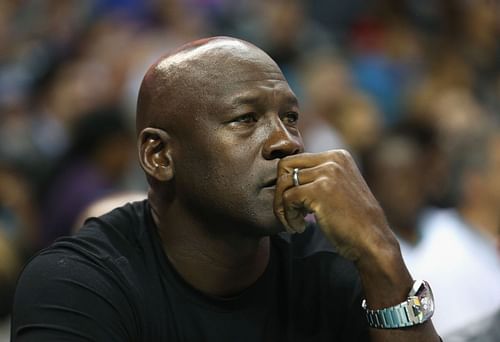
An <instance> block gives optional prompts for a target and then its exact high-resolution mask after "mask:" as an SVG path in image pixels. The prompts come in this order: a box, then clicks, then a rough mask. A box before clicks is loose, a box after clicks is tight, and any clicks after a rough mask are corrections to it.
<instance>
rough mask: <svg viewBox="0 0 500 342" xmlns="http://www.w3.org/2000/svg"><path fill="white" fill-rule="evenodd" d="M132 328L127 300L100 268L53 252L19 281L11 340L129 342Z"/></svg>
mask: <svg viewBox="0 0 500 342" xmlns="http://www.w3.org/2000/svg"><path fill="white" fill-rule="evenodd" d="M134 327H135V324H134V316H133V310H132V308H131V306H130V303H129V300H128V298H127V297H126V295H125V294H124V291H123V290H122V287H121V285H120V282H119V281H118V279H117V278H116V276H114V275H113V273H112V272H110V271H109V269H108V268H106V267H105V265H104V264H100V263H98V262H93V261H90V260H89V259H86V258H83V257H81V256H79V255H77V254H76V253H73V254H69V253H67V252H64V251H51V252H45V253H44V254H41V255H39V256H37V257H35V258H34V259H33V260H32V261H31V262H30V263H29V264H28V265H27V266H26V268H25V269H24V271H23V273H22V275H21V276H20V278H19V281H18V284H17V288H16V293H15V297H14V307H13V316H12V341H129V340H132V339H133V338H132V336H134V334H133V330H134Z"/></svg>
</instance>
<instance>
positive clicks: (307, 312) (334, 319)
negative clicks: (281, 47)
mask: <svg viewBox="0 0 500 342" xmlns="http://www.w3.org/2000/svg"><path fill="white" fill-rule="evenodd" d="M298 118H299V108H298V104H297V99H296V97H295V95H294V94H293V92H292V90H291V89H290V88H289V86H288V83H287V82H286V80H285V78H284V76H283V75H282V73H281V71H280V69H279V68H278V66H277V65H276V64H275V63H274V61H272V60H271V59H270V57H269V56H267V55H266V54H265V53H264V52H263V51H261V50H260V49H258V48H256V47H255V46H253V45H251V44H249V43H247V42H244V41H240V40H237V39H232V38H225V37H217V38H210V39H204V40H199V41H196V42H193V43H190V44H188V45H185V46H183V47H181V48H180V49H179V50H178V51H176V52H174V53H173V54H170V55H168V56H166V57H163V58H162V59H160V60H159V61H158V62H157V63H156V64H155V65H153V66H152V67H151V68H150V69H149V71H148V72H147V74H146V76H145V77H144V80H143V83H142V85H141V90H140V93H139V100H138V110H137V132H138V149H139V155H140V162H141V165H142V167H143V169H144V171H145V173H146V176H147V178H148V181H149V184H150V190H149V194H148V200H147V201H144V202H136V203H134V204H131V205H128V206H124V207H121V208H118V209H116V210H114V211H112V212H111V213H109V214H107V215H104V216H102V217H100V218H97V219H92V220H89V221H87V223H86V225H85V227H83V229H82V230H81V231H80V232H79V233H78V234H77V235H76V236H75V237H73V238H67V239H62V240H60V241H59V242H57V243H56V244H54V245H53V246H52V247H51V248H50V249H48V250H46V251H44V252H42V253H41V254H40V255H39V256H37V257H36V258H35V259H33V260H32V261H31V263H30V264H29V265H28V266H27V267H26V269H25V270H24V273H23V275H22V276H21V278H20V280H19V284H18V288H17V293H16V298H15V304H14V317H13V334H14V336H15V337H14V340H15V341H45V340H50V341H54V340H65V341H83V340H85V341H87V340H92V341H292V340H293V341H306V340H307V341H365V340H368V338H369V337H368V334H369V335H370V336H371V337H372V340H373V341H438V340H439V338H438V336H437V335H436V333H435V331H434V328H433V326H432V323H431V322H430V320H427V321H426V322H425V323H423V324H417V325H414V326H412V327H410V328H401V329H368V323H367V321H366V317H365V313H364V309H362V308H361V298H362V297H363V296H364V297H365V298H366V300H367V303H368V304H367V305H368V307H369V308H370V309H381V308H389V307H392V306H394V305H397V304H399V303H401V302H403V301H405V300H406V299H407V297H408V293H409V291H410V289H411V288H412V286H413V281H412V278H411V276H410V274H409V273H408V271H407V269H406V267H405V265H404V263H403V260H402V258H401V254H400V252H399V247H398V244H397V241H396V239H395V238H394V236H393V234H392V233H391V230H390V228H389V227H388V226H387V223H386V221H385V218H384V215H383V213H382V211H381V209H380V207H379V206H378V204H377V202H376V200H375V199H374V198H373V196H372V195H371V193H370V191H369V189H368V188H367V186H366V184H365V182H364V181H363V179H362V177H361V176H360V174H359V172H358V170H357V169H356V166H355V165H354V163H353V161H352V158H351V157H350V156H349V155H348V153H347V152H344V151H330V152H325V153H320V154H305V153H302V151H303V146H302V141H301V137H300V133H299V131H298V129H297V120H298ZM306 213H314V215H315V217H316V220H317V223H318V225H319V227H321V229H319V228H318V227H316V226H315V225H311V226H310V227H308V228H307V229H306V224H305V220H304V214H306ZM283 230H286V231H287V232H288V233H290V234H283V233H282V232H283ZM293 233H303V234H293ZM325 238H326V240H328V241H330V242H331V243H332V244H333V245H335V249H336V252H334V251H333V250H332V248H331V247H330V245H327V244H325V243H324V242H326V240H325ZM356 268H357V271H359V276H358V273H357V271H356ZM361 286H362V288H363V293H361V289H360V287H361ZM427 299H428V298H427ZM422 309H423V314H424V316H425V312H426V310H425V308H422ZM393 311H394V312H395V311H396V309H394V310H393ZM377 314H379V312H377ZM369 315H370V317H372V318H373V317H375V316H374V315H375V313H374V312H372V311H369ZM377 317H379V316H377ZM377 319H378V318H377ZM394 320H396V318H394ZM402 320H403V318H401V317H400V319H399V320H398V322H400V321H402ZM391 322H392V319H391ZM380 323H381V324H382V322H380ZM385 323H386V325H390V323H388V322H385ZM385 323H384V324H385ZM393 323H394V322H393ZM393 323H391V324H393ZM374 324H375V323H373V322H372V325H374ZM384 326H385V325H384Z"/></svg>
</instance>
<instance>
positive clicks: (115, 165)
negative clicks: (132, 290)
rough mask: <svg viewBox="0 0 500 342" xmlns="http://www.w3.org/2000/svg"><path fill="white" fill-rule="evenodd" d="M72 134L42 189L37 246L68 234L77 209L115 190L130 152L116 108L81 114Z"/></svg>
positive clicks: (130, 141) (124, 124)
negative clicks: (57, 163) (68, 145)
mask: <svg viewBox="0 0 500 342" xmlns="http://www.w3.org/2000/svg"><path fill="white" fill-rule="evenodd" d="M73 137H74V139H73V142H72V145H71V147H70V149H69V150H68V152H67V153H66V155H65V156H64V157H63V159H62V160H61V162H60V163H59V165H57V166H56V168H55V170H54V172H53V174H52V175H51V177H52V178H51V179H50V180H49V181H48V183H47V184H46V186H45V189H46V191H45V192H43V194H44V197H43V200H42V201H41V202H42V203H43V207H42V213H43V216H42V223H43V225H42V231H41V234H42V244H43V245H47V244H50V243H51V242H52V241H53V240H54V239H56V238H57V237H59V236H62V235H68V234H70V232H71V229H72V227H73V226H74V224H75V221H76V219H77V218H78V215H79V214H80V213H81V212H82V211H83V209H85V208H86V207H87V206H88V205H89V204H90V203H91V202H93V201H95V200H96V199H98V198H100V197H102V196H104V195H108V194H109V193H111V192H112V191H115V190H117V188H118V187H119V185H120V181H122V180H123V177H124V175H125V174H126V171H127V170H128V167H129V165H130V163H131V161H132V160H133V156H134V155H135V150H134V147H135V144H133V139H132V133H131V130H130V128H129V126H128V125H127V122H126V121H125V119H124V115H123V113H122V112H121V111H117V110H116V109H112V108H111V109H108V108H106V109H102V110H98V111H95V112H91V113H89V114H86V115H83V116H82V117H81V119H80V120H78V121H77V122H76V123H75V125H74V127H73Z"/></svg>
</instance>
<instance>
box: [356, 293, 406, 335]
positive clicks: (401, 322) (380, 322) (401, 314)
mask: <svg viewBox="0 0 500 342" xmlns="http://www.w3.org/2000/svg"><path fill="white" fill-rule="evenodd" d="M410 301H411V300H407V301H406V302H403V303H401V304H398V305H395V306H391V307H390V308H385V309H379V310H370V309H368V308H367V304H366V300H363V304H362V305H363V308H364V309H365V310H366V319H367V320H368V324H369V325H370V327H373V328H379V329H396V328H403V327H409V326H412V325H415V323H414V319H412V318H411V316H410V315H411V311H412V310H411V309H409V308H410V307H411V304H410V303H409V302H410Z"/></svg>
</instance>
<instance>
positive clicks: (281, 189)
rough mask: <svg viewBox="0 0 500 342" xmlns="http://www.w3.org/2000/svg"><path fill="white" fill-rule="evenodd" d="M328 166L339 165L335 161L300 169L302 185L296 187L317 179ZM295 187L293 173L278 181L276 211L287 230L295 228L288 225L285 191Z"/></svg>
mask: <svg viewBox="0 0 500 342" xmlns="http://www.w3.org/2000/svg"><path fill="white" fill-rule="evenodd" d="M328 167H331V168H334V167H338V165H336V164H335V163H334V162H327V163H324V164H322V165H316V166H314V167H311V168H306V169H299V173H298V179H299V183H300V185H299V186H298V187H296V188H301V187H303V186H304V185H307V184H310V183H312V182H314V181H315V180H317V179H319V178H321V177H322V176H324V173H325V168H328ZM293 187H295V186H294V184H293V174H292V173H285V174H283V175H282V176H281V177H279V178H278V180H277V182H276V193H275V195H274V203H273V208H274V213H275V215H276V217H277V218H278V219H279V220H280V222H281V223H282V224H283V225H284V226H285V228H286V229H287V231H288V230H293V228H292V227H290V226H289V225H288V220H287V218H286V214H285V207H284V204H283V194H284V193H285V191H287V190H289V189H290V188H293ZM308 209H311V208H308Z"/></svg>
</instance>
